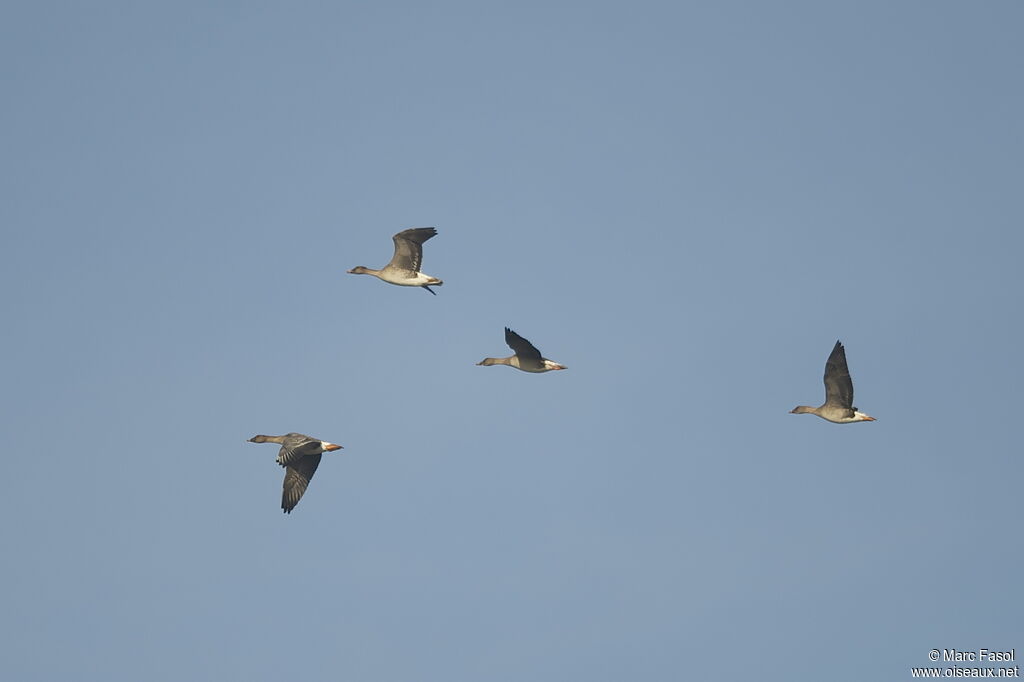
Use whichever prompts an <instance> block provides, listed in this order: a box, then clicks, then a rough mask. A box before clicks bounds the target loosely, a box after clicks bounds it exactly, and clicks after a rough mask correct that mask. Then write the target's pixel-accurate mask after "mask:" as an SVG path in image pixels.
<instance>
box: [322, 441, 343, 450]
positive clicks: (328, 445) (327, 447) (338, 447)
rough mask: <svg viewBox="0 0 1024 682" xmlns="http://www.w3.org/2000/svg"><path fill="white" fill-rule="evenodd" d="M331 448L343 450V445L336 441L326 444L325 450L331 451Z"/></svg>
mask: <svg viewBox="0 0 1024 682" xmlns="http://www.w3.org/2000/svg"><path fill="white" fill-rule="evenodd" d="M331 450H341V446H340V445H335V444H334V443H328V444H327V445H325V446H324V452H330V451H331Z"/></svg>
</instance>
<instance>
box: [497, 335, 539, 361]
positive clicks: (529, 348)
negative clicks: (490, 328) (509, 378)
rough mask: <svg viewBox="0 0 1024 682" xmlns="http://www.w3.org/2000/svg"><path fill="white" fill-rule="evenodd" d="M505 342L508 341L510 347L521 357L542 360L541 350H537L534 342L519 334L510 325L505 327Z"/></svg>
mask: <svg viewBox="0 0 1024 682" xmlns="http://www.w3.org/2000/svg"><path fill="white" fill-rule="evenodd" d="M505 343H507V344H508V347H509V348H511V349H512V350H514V351H515V352H516V355H518V356H519V357H520V358H522V359H528V360H536V361H537V362H540V360H541V357H540V351H539V350H537V349H536V348H535V347H534V345H533V344H532V343H530V342H529V341H527V340H526V339H524V338H523V337H521V336H519V334H516V333H515V332H514V331H512V330H511V329H509V328H508V327H505Z"/></svg>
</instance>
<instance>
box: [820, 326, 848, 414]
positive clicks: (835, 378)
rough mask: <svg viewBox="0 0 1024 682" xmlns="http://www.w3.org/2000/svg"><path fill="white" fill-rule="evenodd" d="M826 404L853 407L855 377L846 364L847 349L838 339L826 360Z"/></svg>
mask: <svg viewBox="0 0 1024 682" xmlns="http://www.w3.org/2000/svg"><path fill="white" fill-rule="evenodd" d="M824 379H825V404H826V405H834V406H836V407H844V408H846V409H848V410H852V409H853V379H851V378H850V369H849V367H847V366H846V349H845V348H843V344H841V343H840V342H839V341H836V345H835V347H834V348H832V353H831V354H830V355H829V356H828V360H827V361H826V362H825V377H824Z"/></svg>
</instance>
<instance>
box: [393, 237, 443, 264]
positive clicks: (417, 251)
mask: <svg viewBox="0 0 1024 682" xmlns="http://www.w3.org/2000/svg"><path fill="white" fill-rule="evenodd" d="M436 234H437V230H436V229H435V228H433V227H411V228H409V229H408V230H402V231H401V232H399V233H398V234H396V235H395V236H393V237H392V238H391V239H393V240H394V242H395V255H394V256H392V257H391V262H390V263H388V267H392V268H397V269H399V270H408V271H409V272H419V271H420V264H421V263H422V262H423V242H425V241H427V240H428V239H430V238H431V237H433V236H434V235H436Z"/></svg>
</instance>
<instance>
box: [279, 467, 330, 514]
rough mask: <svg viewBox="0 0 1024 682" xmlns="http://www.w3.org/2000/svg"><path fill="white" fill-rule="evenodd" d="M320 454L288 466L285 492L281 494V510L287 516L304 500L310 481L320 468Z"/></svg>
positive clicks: (285, 476)
mask: <svg viewBox="0 0 1024 682" xmlns="http://www.w3.org/2000/svg"><path fill="white" fill-rule="evenodd" d="M320 457H321V455H320V453H317V454H315V455H306V456H305V457H300V458H299V459H298V460H297V461H296V462H295V463H294V464H291V465H289V466H288V470H287V471H286V472H285V474H284V490H283V491H282V493H281V509H282V510H284V513H285V514H291V513H292V509H295V505H297V504H298V503H299V500H301V499H302V496H303V494H305V492H306V488H308V487H309V481H310V479H312V478H313V474H315V473H316V468H317V467H318V466H320Z"/></svg>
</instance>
